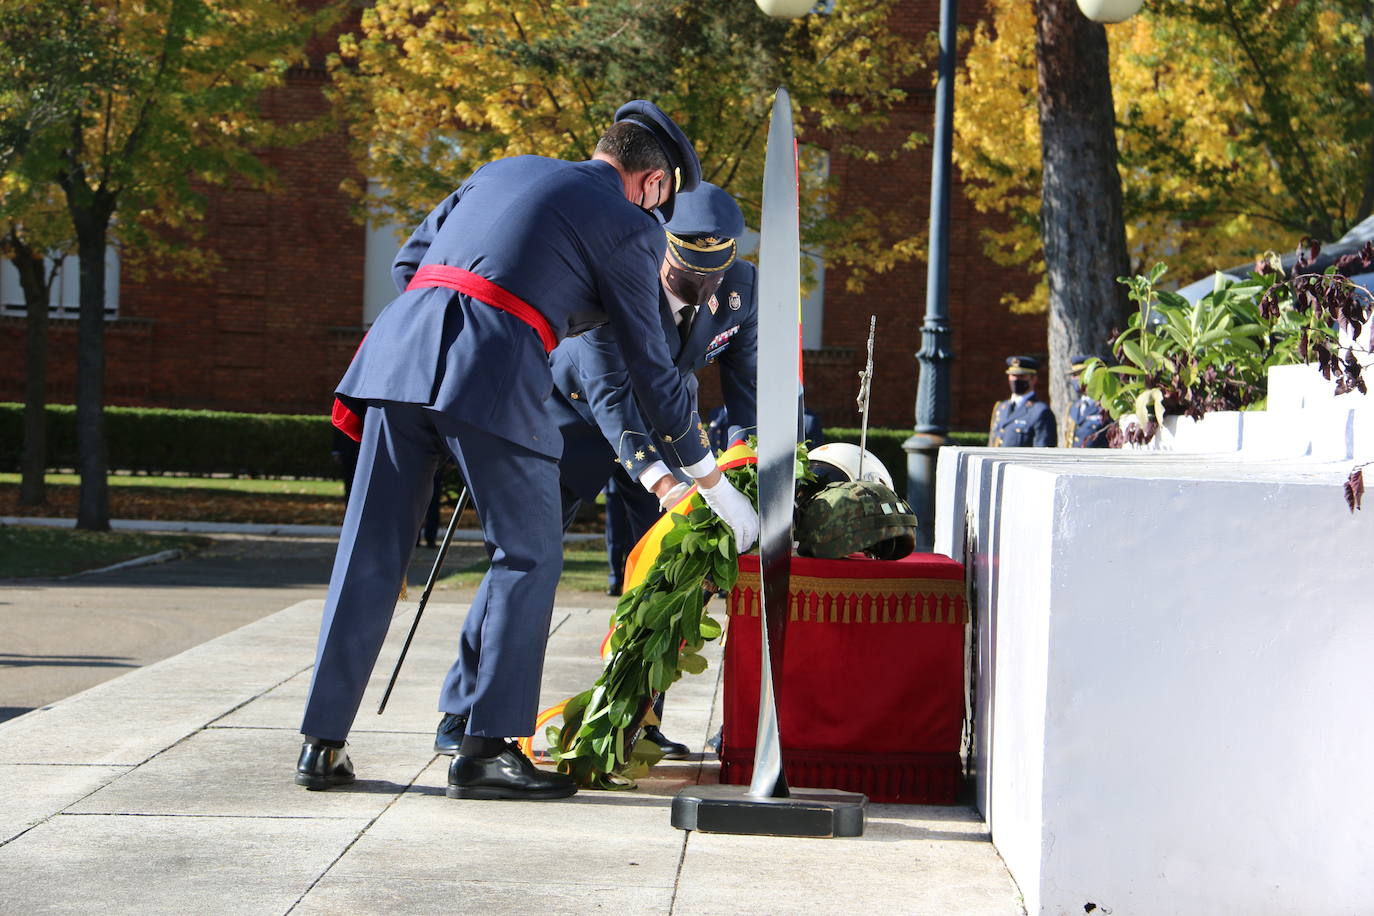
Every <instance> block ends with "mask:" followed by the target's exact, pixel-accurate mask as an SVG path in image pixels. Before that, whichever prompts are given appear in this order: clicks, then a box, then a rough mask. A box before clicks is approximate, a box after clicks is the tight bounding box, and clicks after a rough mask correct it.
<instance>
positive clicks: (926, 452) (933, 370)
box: [902, 0, 959, 551]
mask: <svg viewBox="0 0 1374 916" xmlns="http://www.w3.org/2000/svg"><path fill="white" fill-rule="evenodd" d="M958 6H959V5H958V3H957V0H940V62H939V70H938V74H939V79H938V81H937V82H936V84H935V132H934V142H933V144H932V149H931V162H930V258H929V264H928V266H927V272H926V315H925V320H924V321H923V322H922V324H921V349H920V350H918V351H917V352H916V360H917V362H918V363H920V367H921V370H920V378H919V381H918V382H917V386H916V429H915V433H914V435H912V436H911V438H909V439H907V440H906V441H905V442H903V443H902V448H904V449H905V450H906V499H907V502H909V503H911V507H912V509H913V510H914V511H915V513H916V518H917V519H919V520H920V524H919V525H918V526H917V528H916V549H917V550H919V551H929V550H930V549H931V547H932V546H933V544H934V525H933V524H932V523H933V522H934V520H935V459H936V455H937V454H938V453H939V451H940V446H942V445H945V444H947V442H948V441H949V440H948V439H947V438H946V436H945V434H946V433H948V432H949V366H950V363H952V362H953V361H954V349H953V347H952V346H951V345H950V335H951V332H950V327H949V194H950V171H951V170H952V169H953V155H954V145H953V143H954V57H955V50H956V47H955V33H954V30H955V26H956V25H957V24H958Z"/></svg>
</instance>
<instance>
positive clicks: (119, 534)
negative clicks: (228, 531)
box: [0, 525, 209, 579]
mask: <svg viewBox="0 0 1374 916" xmlns="http://www.w3.org/2000/svg"><path fill="white" fill-rule="evenodd" d="M208 543H209V540H208V539H206V538H198V537H188V536H186V535H175V534H143V533H140V532H134V531H77V530H75V529H72V528H32V527H27V526H20V525H4V526H0V579H24V578H33V577H42V578H49V577H52V576H69V575H71V574H72V573H77V572H82V571H84V570H88V569H100V568H101V567H102V566H110V565H112V564H114V563H119V562H122V561H124V560H132V559H134V558H135V557H142V556H147V555H148V554H150V553H158V552H159V551H162V550H171V549H173V548H181V549H183V550H197V549H199V548H200V547H202V546H204V545H205V544H208Z"/></svg>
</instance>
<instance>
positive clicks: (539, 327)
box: [406, 264, 558, 353]
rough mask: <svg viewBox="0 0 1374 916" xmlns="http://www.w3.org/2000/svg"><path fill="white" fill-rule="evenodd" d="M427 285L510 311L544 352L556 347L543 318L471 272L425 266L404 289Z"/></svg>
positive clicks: (532, 308) (525, 303) (506, 292)
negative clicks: (458, 293)
mask: <svg viewBox="0 0 1374 916" xmlns="http://www.w3.org/2000/svg"><path fill="white" fill-rule="evenodd" d="M429 286H443V287H447V288H448V289H451V290H456V291H457V292H460V293H467V294H468V295H469V296H471V297H472V298H474V299H476V300H477V301H478V302H485V303H486V304H487V305H490V306H491V307H492V308H498V309H500V310H501V311H503V312H510V313H511V314H512V315H514V316H515V317H516V318H519V319H520V320H521V321H523V322H525V324H527V325H529V326H530V327H532V328H534V331H535V333H536V334H538V335H539V340H540V341H541V342H542V343H543V344H544V352H545V353H552V352H553V348H554V347H556V346H558V337H557V336H555V335H554V333H553V328H551V327H550V326H549V323H548V321H547V320H545V318H544V316H543V315H541V314H539V311H538V310H537V309H535V307H534V306H532V305H530V304H529V303H528V302H526V301H525V300H523V299H521V298H520V297H519V296H517V295H515V293H512V292H510V291H509V290H504V289H502V288H501V287H499V286H497V285H496V284H495V283H493V282H491V281H490V280H488V279H487V278H486V277H479V276H478V275H477V274H475V273H473V272H472V271H470V270H464V269H463V268H461V267H449V266H448V265H447V264H426V265H425V266H424V267H421V268H420V269H419V270H417V271H415V276H414V277H412V278H411V279H410V284H409V285H408V286H406V289H423V288H425V287H429Z"/></svg>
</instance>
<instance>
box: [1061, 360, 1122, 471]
mask: <svg viewBox="0 0 1374 916" xmlns="http://www.w3.org/2000/svg"><path fill="white" fill-rule="evenodd" d="M1092 358H1093V357H1092V354H1090V353H1080V354H1078V355H1077V356H1075V357H1074V358H1073V364H1072V365H1071V366H1070V368H1069V375H1070V376H1072V378H1073V380H1074V383H1075V384H1076V385H1077V386H1078V400H1077V401H1074V404H1073V406H1072V407H1070V408H1069V428H1070V431H1069V441H1070V444H1072V445H1073V447H1074V448H1108V447H1109V446H1108V444H1107V427H1108V426H1110V425H1111V422H1112V418H1111V415H1110V414H1108V413H1107V411H1106V410H1104V409H1103V408H1102V405H1101V404H1099V403H1097V402H1096V401H1094V400H1093V399H1092V398H1090V397H1088V395H1087V392H1086V391H1085V389H1084V387H1083V370H1084V368H1086V366H1087V363H1088V360H1090V359H1092Z"/></svg>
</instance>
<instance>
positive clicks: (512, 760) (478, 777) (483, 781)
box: [445, 741, 577, 799]
mask: <svg viewBox="0 0 1374 916" xmlns="http://www.w3.org/2000/svg"><path fill="white" fill-rule="evenodd" d="M576 792H577V784H576V783H575V782H573V778H572V777H571V776H568V775H567V774H565V773H551V772H549V771H548V770H541V769H539V768H538V767H537V766H535V765H534V764H533V763H530V761H529V758H528V757H526V756H525V755H524V754H522V753H520V748H519V747H518V746H516V744H515V742H513V741H512V742H507V744H506V749H505V750H503V751H502V752H501V753H499V754H497V755H496V756H495V757H464V756H462V755H461V754H460V755H458V756H456V757H454V758H453V763H451V764H449V767H448V790H447V792H446V793H445V794H447V795H448V797H449V798H487V799H496V798H506V799H543V798H567V797H568V796H569V795H573V794H574V793H576Z"/></svg>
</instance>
